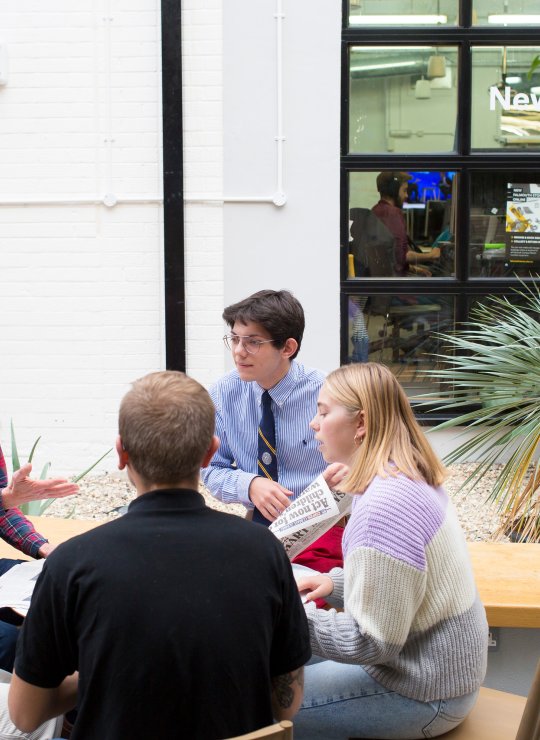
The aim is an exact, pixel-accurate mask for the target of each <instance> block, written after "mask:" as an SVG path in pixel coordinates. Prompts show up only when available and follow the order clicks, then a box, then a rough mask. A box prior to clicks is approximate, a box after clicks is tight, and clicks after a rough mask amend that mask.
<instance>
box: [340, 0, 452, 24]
mask: <svg viewBox="0 0 540 740" xmlns="http://www.w3.org/2000/svg"><path fill="white" fill-rule="evenodd" d="M457 15H458V0H420V1H418V0H416V2H415V1H414V0H349V25H351V26H353V27H355V26H367V25H371V26H372V25H379V26H388V25H392V26H403V25H411V26H437V25H439V26H440V25H443V26H444V25H448V24H452V25H455V24H456V23H457Z"/></svg>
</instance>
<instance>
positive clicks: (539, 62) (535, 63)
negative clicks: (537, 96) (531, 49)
mask: <svg viewBox="0 0 540 740" xmlns="http://www.w3.org/2000/svg"><path fill="white" fill-rule="evenodd" d="M538 67H540V55H539V54H537V55H536V56H535V57H534V59H533V60H532V62H531V66H530V67H529V70H528V72H527V79H528V80H530V79H531V78H532V76H533V74H534V72H535V70H536V69H537V68H538Z"/></svg>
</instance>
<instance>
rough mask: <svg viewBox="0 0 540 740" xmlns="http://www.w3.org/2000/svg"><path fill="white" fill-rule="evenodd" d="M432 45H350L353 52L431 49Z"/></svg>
mask: <svg viewBox="0 0 540 740" xmlns="http://www.w3.org/2000/svg"><path fill="white" fill-rule="evenodd" d="M433 50H434V47H433V46H351V51H352V52H353V54H359V53H362V54H363V53H368V54H372V53H373V52H374V51H399V52H401V51H433Z"/></svg>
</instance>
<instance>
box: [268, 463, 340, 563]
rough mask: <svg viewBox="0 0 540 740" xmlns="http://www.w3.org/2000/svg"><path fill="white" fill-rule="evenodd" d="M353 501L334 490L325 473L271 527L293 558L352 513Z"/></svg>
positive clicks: (290, 558)
mask: <svg viewBox="0 0 540 740" xmlns="http://www.w3.org/2000/svg"><path fill="white" fill-rule="evenodd" d="M351 504H352V497H351V495H350V494H348V493H342V492H341V491H332V490H330V488H329V487H328V485H327V484H326V481H325V480H324V477H323V475H322V474H321V475H319V477H318V478H316V479H315V480H314V481H313V483H310V484H309V486H308V487H307V488H306V489H305V490H304V491H302V493H301V494H300V496H298V498H297V499H296V501H293V502H292V504H291V505H290V506H287V508H286V509H285V511H284V512H283V513H282V514H281V515H280V516H279V517H278V518H277V519H276V520H275V522H272V524H271V525H270V527H269V529H270V531H271V532H273V533H274V534H275V535H276V537H277V538H278V539H279V540H281V541H282V543H283V546H284V547H285V552H286V553H287V555H288V557H289V560H292V559H293V558H295V557H296V556H297V555H298V554H299V553H301V552H302V550H305V549H306V547H307V546H308V545H311V543H312V542H314V541H315V540H317V539H318V538H319V537H321V536H322V535H323V534H324V533H325V532H326V531H328V530H329V529H330V527H332V526H333V525H334V524H335V523H336V522H338V521H339V520H340V519H341V518H342V517H343V516H344V515H345V514H348V512H349V511H350V508H351Z"/></svg>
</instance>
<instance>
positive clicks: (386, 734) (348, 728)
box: [294, 660, 478, 740]
mask: <svg viewBox="0 0 540 740" xmlns="http://www.w3.org/2000/svg"><path fill="white" fill-rule="evenodd" d="M477 696H478V691H475V692H473V693H472V694H467V695H466V696H460V697H457V698H455V699H447V700H437V701H431V702H421V701H416V700H414V699H408V698H407V697H405V696H402V695H401V694H397V693H396V692H395V691H390V690H389V689H386V688H385V687H384V686H382V685H381V684H380V683H377V681H375V680H374V679H373V678H371V676H370V675H369V674H368V673H367V672H366V671H365V670H364V668H362V666H359V665H347V664H345V663H336V662H334V661H332V660H325V661H323V662H321V663H316V664H312V665H308V666H306V668H305V689H304V702H303V704H302V708H301V709H300V711H299V712H298V714H297V715H296V717H295V718H294V737H295V740H347V739H348V738H355V737H361V738H378V740H417V739H420V740H423V738H430V737H437V736H438V735H442V734H443V733H445V732H448V731H449V730H451V729H452V728H453V727H456V726H457V725H458V724H459V723H460V722H462V721H463V720H464V719H465V717H466V716H467V714H468V713H469V712H470V711H471V709H472V708H473V706H474V704H475V702H476V698H477Z"/></svg>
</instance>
